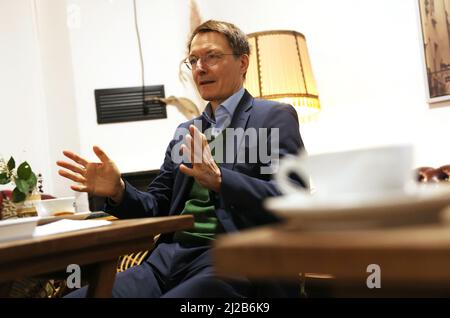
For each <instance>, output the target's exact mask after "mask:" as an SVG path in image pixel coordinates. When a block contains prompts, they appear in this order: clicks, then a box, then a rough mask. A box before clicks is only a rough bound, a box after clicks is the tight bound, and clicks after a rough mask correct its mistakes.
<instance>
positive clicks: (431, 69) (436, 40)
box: [418, 0, 450, 103]
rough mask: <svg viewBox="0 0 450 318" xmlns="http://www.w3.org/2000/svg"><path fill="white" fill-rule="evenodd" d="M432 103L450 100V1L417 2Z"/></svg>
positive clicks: (428, 89)
mask: <svg viewBox="0 0 450 318" xmlns="http://www.w3.org/2000/svg"><path fill="white" fill-rule="evenodd" d="M418 2H419V3H418V5H419V14H420V24H421V30H422V40H423V57H424V62H425V63H424V65H425V69H426V77H427V79H426V82H427V91H428V97H429V102H430V103H434V102H441V101H445V100H450V0H418Z"/></svg>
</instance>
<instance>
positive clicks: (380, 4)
mask: <svg viewBox="0 0 450 318" xmlns="http://www.w3.org/2000/svg"><path fill="white" fill-rule="evenodd" d="M197 2H198V5H199V9H200V14H201V16H202V17H203V18H204V19H209V18H214V19H223V20H228V21H231V22H234V23H236V24H237V25H238V26H240V27H241V28H242V29H243V30H244V31H245V32H255V31H262V30H268V29H293V30H296V31H299V32H302V33H303V34H304V35H305V36H306V39H307V43H308V47H309V51H310V54H311V59H312V66H313V70H314V73H315V77H316V80H317V84H318V89H319V95H320V100H321V105H322V112H321V115H320V117H319V119H318V120H317V121H315V122H312V123H308V124H304V125H303V126H302V127H301V132H302V136H303V139H304V142H305V144H306V147H307V149H308V151H309V152H310V153H317V152H323V151H330V150H337V149H346V148H352V147H360V146H371V145H378V144H386V143H394V142H404V141H407V142H413V143H414V144H415V145H416V147H417V157H416V165H417V166H418V165H431V166H438V165H441V164H447V163H449V162H450V147H447V145H446V140H447V139H448V137H449V136H450V128H449V123H450V108H449V107H435V108H434V109H430V107H429V106H428V104H427V102H426V94H425V77H424V70H423V64H422V52H421V50H422V47H421V42H420V28H419V21H418V16H417V12H416V1H415V0H402V1H392V0H364V1H361V0H341V1H333V0H314V1H312V0H278V1H271V0H246V1H240V0H227V1H222V0H197ZM137 3H138V19H139V25H140V29H141V38H142V44H143V50H144V57H145V78H146V84H147V85H155V84H164V85H165V90H166V95H167V96H169V95H175V96H188V97H191V98H195V96H196V95H195V92H194V90H193V88H192V87H191V86H189V85H187V86H184V85H183V84H182V83H181V82H180V81H179V79H178V63H179V61H180V60H181V58H182V57H184V56H185V53H186V52H185V44H186V40H187V36H188V32H189V14H190V12H189V2H188V1H185V0H150V1H148V0H146V1H143V0H139V1H137ZM0 21H2V23H1V24H0V52H1V55H0V69H1V73H0V90H1V96H2V103H1V104H0V108H1V110H2V111H1V113H0V118H1V119H0V120H1V125H0V132H1V135H2V136H3V140H2V142H1V148H0V154H3V155H4V156H9V155H14V156H15V157H17V159H18V160H25V159H26V160H28V161H29V162H30V163H31V164H32V167H33V168H35V170H36V171H39V172H42V173H43V174H44V182H45V183H44V184H45V186H46V189H47V190H48V192H52V193H55V194H56V195H59V196H61V195H66V194H70V193H71V192H70V190H68V187H67V182H65V181H63V179H62V178H60V177H58V176H57V175H56V171H57V168H56V166H55V164H54V161H55V160H56V159H58V158H61V156H60V151H61V150H62V149H63V148H67V149H73V150H75V151H79V152H80V153H81V154H82V155H84V156H87V157H88V158H90V159H95V158H94V155H93V153H92V151H91V147H92V145H94V144H98V145H100V146H102V147H103V148H104V149H105V151H106V152H107V153H109V155H110V156H111V157H112V158H113V159H114V160H115V161H116V162H117V164H118V166H119V167H120V169H121V170H122V171H123V172H129V171H139V170H150V169H157V168H159V165H160V164H161V162H162V158H163V154H164V149H165V147H166V145H167V142H168V141H169V139H170V138H171V136H172V134H173V131H174V128H175V127H176V126H177V125H178V123H180V122H181V121H184V120H185V119H184V117H183V116H182V115H181V114H179V113H178V111H177V110H176V109H174V108H172V107H169V108H168V119H166V120H152V121H141V122H131V123H119V124H107V125H98V124H97V122H96V113H95V102H94V89H96V88H108V87H127V86H138V85H140V67H139V55H138V46H137V42H136V35H135V31H134V21H133V7H132V1H128V0H95V1H92V0H66V1H61V0H36V1H34V0H17V1H8V0H0ZM65 22H66V23H65ZM67 23H69V27H67ZM441 105H444V106H449V105H450V103H448V102H447V103H443V104H441Z"/></svg>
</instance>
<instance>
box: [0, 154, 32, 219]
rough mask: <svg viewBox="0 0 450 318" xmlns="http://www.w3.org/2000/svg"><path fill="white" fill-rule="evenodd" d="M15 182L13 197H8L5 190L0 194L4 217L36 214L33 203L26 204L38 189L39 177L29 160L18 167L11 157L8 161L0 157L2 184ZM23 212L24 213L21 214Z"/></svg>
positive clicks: (0, 181) (0, 182)
mask: <svg viewBox="0 0 450 318" xmlns="http://www.w3.org/2000/svg"><path fill="white" fill-rule="evenodd" d="M8 183H13V184H14V185H15V187H14V189H13V190H12V193H11V197H10V198H9V197H7V196H6V195H5V194H4V193H3V192H2V195H1V196H0V208H1V207H3V209H0V210H3V211H2V217H1V218H2V219H5V218H7V217H13V216H25V214H27V215H28V214H31V215H32V214H34V213H35V212H36V210H35V209H34V207H33V205H30V206H27V205H24V202H25V201H26V200H28V199H29V198H30V196H31V195H32V194H33V191H34V190H35V189H36V184H37V177H36V174H35V173H34V172H33V170H32V169H31V167H30V165H29V164H28V162H26V161H24V162H22V163H21V164H20V165H19V166H18V167H16V162H15V160H14V158H13V157H11V158H10V159H9V160H8V162H5V160H4V159H3V158H0V185H5V184H8ZM21 212H22V214H23V215H20V214H21Z"/></svg>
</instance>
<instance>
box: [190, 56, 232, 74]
mask: <svg viewBox="0 0 450 318" xmlns="http://www.w3.org/2000/svg"><path fill="white" fill-rule="evenodd" d="M209 55H217V56H220V57H219V59H221V58H223V57H224V56H225V55H234V56H236V54H234V53H218V52H217V53H216V52H210V53H208V54H205V55H203V56H201V57H198V58H197V61H195V63H194V64H193V65H192V64H191V62H189V56H188V57H186V58H185V59H184V65H186V67H187V68H188V69H189V70H190V71H193V70H194V69H196V68H197V65H198V62H199V61H200V60H202V63H204V65H208V67H212V66H214V65H216V64H217V63H218V62H219V60H217V61H216V62H214V63H212V64H210V62H207V61H205V60H204V59H205V57H208V56H209Z"/></svg>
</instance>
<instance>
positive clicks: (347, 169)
mask: <svg viewBox="0 0 450 318" xmlns="http://www.w3.org/2000/svg"><path fill="white" fill-rule="evenodd" d="M412 164H413V147H412V146H411V145H392V146H384V147H375V148H366V149H355V150H349V151H341V152H332V153H322V154H317V155H311V156H307V155H306V154H305V153H300V154H299V155H297V156H290V157H286V158H283V159H282V160H281V162H280V166H279V170H278V172H277V174H276V175H275V178H276V181H277V183H278V185H279V187H280V190H281V191H282V192H283V193H284V194H308V193H309V190H307V189H304V188H302V187H300V186H299V185H296V184H294V183H292V181H291V180H290V178H289V176H290V175H291V174H297V175H298V176H299V177H301V178H302V180H303V181H305V182H306V183H308V184H309V180H310V179H311V182H312V184H313V193H314V196H315V197H318V198H325V199H326V198H327V197H331V196H334V197H335V196H343V195H349V196H354V195H359V196H373V195H377V194H383V193H386V192H390V191H404V190H406V188H408V187H410V186H411V185H412V184H413V183H414V178H413V169H412Z"/></svg>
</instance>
